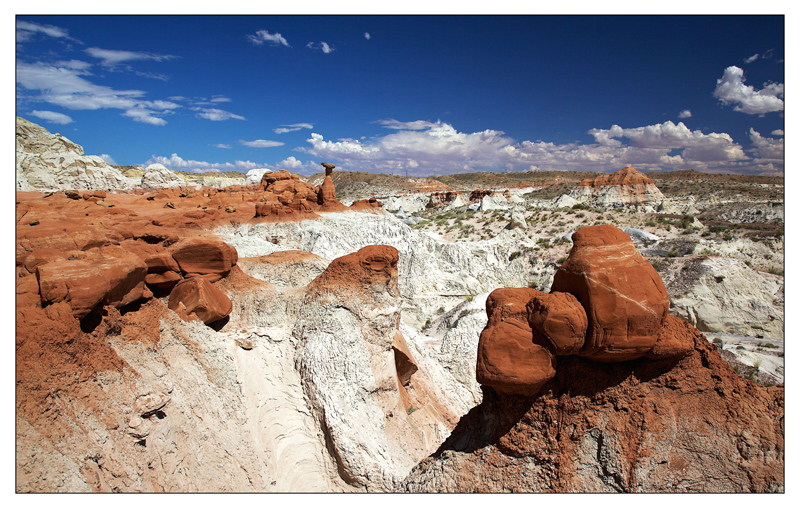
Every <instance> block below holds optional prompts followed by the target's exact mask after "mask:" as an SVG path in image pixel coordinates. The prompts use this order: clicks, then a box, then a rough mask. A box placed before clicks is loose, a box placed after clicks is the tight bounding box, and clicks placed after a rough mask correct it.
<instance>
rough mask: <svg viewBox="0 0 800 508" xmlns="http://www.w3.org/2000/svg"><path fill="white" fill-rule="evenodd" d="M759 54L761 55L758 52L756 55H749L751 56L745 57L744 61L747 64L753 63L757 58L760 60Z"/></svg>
mask: <svg viewBox="0 0 800 508" xmlns="http://www.w3.org/2000/svg"><path fill="white" fill-rule="evenodd" d="M759 56H760V55H759V54H758V53H756V54H755V55H753V56H749V57H747V58H745V59H744V63H746V64H749V63H753V62H755V61H756V60H758V57H759Z"/></svg>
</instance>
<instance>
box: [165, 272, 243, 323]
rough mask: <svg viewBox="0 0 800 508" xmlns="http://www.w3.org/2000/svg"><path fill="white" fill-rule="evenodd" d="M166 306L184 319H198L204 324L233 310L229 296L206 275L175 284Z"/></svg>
mask: <svg viewBox="0 0 800 508" xmlns="http://www.w3.org/2000/svg"><path fill="white" fill-rule="evenodd" d="M168 307H169V308H170V310H173V311H175V313H177V314H178V315H179V316H180V317H181V318H182V319H184V320H186V321H191V320H193V319H199V320H200V321H202V322H203V323H205V324H209V323H213V322H214V321H219V320H220V319H222V318H224V317H227V316H228V315H229V314H230V313H231V311H232V310H233V304H232V303H231V300H230V298H228V296H227V295H226V294H225V293H223V292H222V291H220V290H219V289H217V288H216V287H214V285H213V284H212V283H211V282H209V280H208V279H207V278H206V277H191V278H189V279H186V280H184V281H182V282H180V283H178V284H177V285H175V287H174V288H173V289H172V292H171V293H170V294H169V304H168Z"/></svg>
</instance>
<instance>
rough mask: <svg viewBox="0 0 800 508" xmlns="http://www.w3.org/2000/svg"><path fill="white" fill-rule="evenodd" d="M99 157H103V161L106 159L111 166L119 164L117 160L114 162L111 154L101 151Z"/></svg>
mask: <svg viewBox="0 0 800 508" xmlns="http://www.w3.org/2000/svg"><path fill="white" fill-rule="evenodd" d="M99 157H100V158H101V159H103V160H104V161H106V162H107V163H109V164H111V165H112V166H118V165H119V164H117V162H116V161H115V160H114V159H113V157H111V156H110V155H108V154H107V153H101V154H100V155H99Z"/></svg>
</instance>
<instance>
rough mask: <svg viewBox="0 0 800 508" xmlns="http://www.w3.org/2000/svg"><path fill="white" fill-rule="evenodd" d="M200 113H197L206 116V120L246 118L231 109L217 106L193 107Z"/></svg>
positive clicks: (219, 120)
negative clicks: (226, 109)
mask: <svg viewBox="0 0 800 508" xmlns="http://www.w3.org/2000/svg"><path fill="white" fill-rule="evenodd" d="M193 109H195V110H197V111H199V113H197V117H198V118H205V119H206V120H211V121H214V122H221V121H223V120H230V119H231V118H233V119H236V120H245V117H243V116H241V115H235V114H233V113H231V112H230V111H225V110H222V109H217V108H193Z"/></svg>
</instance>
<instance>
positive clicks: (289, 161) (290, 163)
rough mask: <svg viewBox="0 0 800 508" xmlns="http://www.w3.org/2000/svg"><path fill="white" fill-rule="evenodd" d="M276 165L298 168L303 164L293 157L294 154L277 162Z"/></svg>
mask: <svg viewBox="0 0 800 508" xmlns="http://www.w3.org/2000/svg"><path fill="white" fill-rule="evenodd" d="M278 166H284V167H287V168H293V169H294V168H300V167H302V166H303V163H302V162H301V161H299V160H297V159H296V158H295V156H294V155H290V156H289V157H287V158H285V159H284V160H282V161H280V162H279V163H278Z"/></svg>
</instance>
